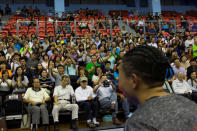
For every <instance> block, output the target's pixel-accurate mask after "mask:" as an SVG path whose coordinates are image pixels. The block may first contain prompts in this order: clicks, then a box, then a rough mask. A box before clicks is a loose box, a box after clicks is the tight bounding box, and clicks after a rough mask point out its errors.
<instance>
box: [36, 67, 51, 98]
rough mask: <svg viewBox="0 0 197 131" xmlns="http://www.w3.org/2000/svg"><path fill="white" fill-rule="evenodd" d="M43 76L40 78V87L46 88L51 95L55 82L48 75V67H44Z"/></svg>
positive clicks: (41, 74)
mask: <svg viewBox="0 0 197 131" xmlns="http://www.w3.org/2000/svg"><path fill="white" fill-rule="evenodd" d="M40 76H41V78H40V79H39V80H40V87H41V88H43V89H45V90H46V92H47V93H48V94H49V95H50V94H51V93H52V91H53V88H54V83H53V82H52V81H51V79H50V78H49V77H48V72H47V70H46V69H43V70H42V71H41V73H40Z"/></svg>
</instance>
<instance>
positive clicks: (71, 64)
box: [63, 58, 77, 76]
mask: <svg viewBox="0 0 197 131" xmlns="http://www.w3.org/2000/svg"><path fill="white" fill-rule="evenodd" d="M63 64H64V66H65V68H64V74H67V75H69V76H76V75H77V68H76V64H77V63H76V61H75V60H74V59H72V58H67V59H66V60H65V62H64V63H63Z"/></svg>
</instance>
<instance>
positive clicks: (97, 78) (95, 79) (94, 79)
mask: <svg viewBox="0 0 197 131" xmlns="http://www.w3.org/2000/svg"><path fill="white" fill-rule="evenodd" d="M102 75H103V71H102V69H101V67H96V72H95V74H94V75H93V77H92V82H93V84H94V85H97V84H99V81H100V78H101V76H102Z"/></svg>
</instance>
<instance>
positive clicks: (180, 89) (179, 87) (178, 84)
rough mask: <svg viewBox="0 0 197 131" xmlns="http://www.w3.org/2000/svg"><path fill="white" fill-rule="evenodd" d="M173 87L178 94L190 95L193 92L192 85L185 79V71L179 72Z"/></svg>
mask: <svg viewBox="0 0 197 131" xmlns="http://www.w3.org/2000/svg"><path fill="white" fill-rule="evenodd" d="M172 88H173V90H174V92H175V93H176V94H181V95H188V94H191V93H192V89H191V87H190V85H189V84H188V83H187V82H186V81H185V80H184V74H183V72H178V73H177V79H176V80H174V81H173V82H172Z"/></svg>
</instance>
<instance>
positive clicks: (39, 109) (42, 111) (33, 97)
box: [24, 78, 50, 131]
mask: <svg viewBox="0 0 197 131" xmlns="http://www.w3.org/2000/svg"><path fill="white" fill-rule="evenodd" d="M49 100H50V97H49V95H48V94H47V93H46V91H45V90H44V89H42V88H40V81H39V79H38V78H35V79H34V80H33V87H32V88H28V90H27V92H26V93H25V95H24V102H26V103H28V112H29V114H31V118H32V124H33V127H32V131H36V127H37V125H38V124H40V116H41V117H42V124H43V125H45V131H49V114H48V110H47V105H46V102H47V101H49Z"/></svg>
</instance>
